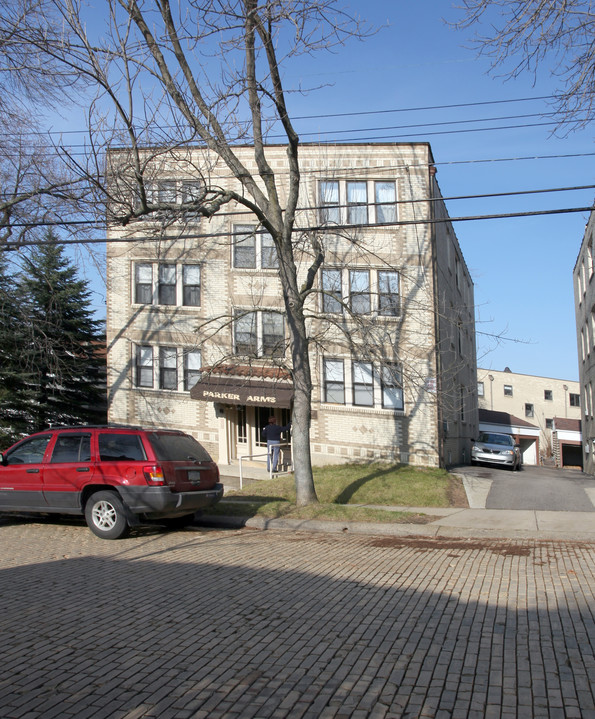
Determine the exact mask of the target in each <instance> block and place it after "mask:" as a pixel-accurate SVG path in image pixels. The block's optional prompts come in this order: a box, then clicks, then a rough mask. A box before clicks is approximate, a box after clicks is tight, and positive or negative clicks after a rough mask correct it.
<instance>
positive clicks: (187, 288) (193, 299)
mask: <svg viewBox="0 0 595 719" xmlns="http://www.w3.org/2000/svg"><path fill="white" fill-rule="evenodd" d="M182 304H183V305H184V306H185V307H199V306H200V265H184V266H183V267H182Z"/></svg>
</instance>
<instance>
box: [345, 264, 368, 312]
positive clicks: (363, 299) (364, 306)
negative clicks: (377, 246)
mask: <svg viewBox="0 0 595 719" xmlns="http://www.w3.org/2000/svg"><path fill="white" fill-rule="evenodd" d="M349 306H350V308H351V311H352V312H353V314H355V315H365V314H368V313H369V312H370V311H371V309H372V303H371V295H370V271H369V270H349Z"/></svg>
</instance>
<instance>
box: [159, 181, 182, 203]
mask: <svg viewBox="0 0 595 719" xmlns="http://www.w3.org/2000/svg"><path fill="white" fill-rule="evenodd" d="M156 185H157V198H156V199H157V202H160V203H161V202H162V203H166V204H171V203H175V202H176V201H177V194H176V189H177V188H176V181H175V180H158V181H157V183H156Z"/></svg>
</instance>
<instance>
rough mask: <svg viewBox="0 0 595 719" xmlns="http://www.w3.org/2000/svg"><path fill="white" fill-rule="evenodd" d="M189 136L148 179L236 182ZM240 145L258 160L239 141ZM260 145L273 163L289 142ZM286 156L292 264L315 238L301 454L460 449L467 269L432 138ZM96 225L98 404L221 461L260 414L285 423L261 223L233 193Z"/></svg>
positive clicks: (282, 167) (467, 423) (470, 304)
mask: <svg viewBox="0 0 595 719" xmlns="http://www.w3.org/2000/svg"><path fill="white" fill-rule="evenodd" d="M117 152H118V151H113V152H112V163H113V162H114V161H115V162H116V163H117ZM185 152H186V155H185V156H184V161H180V160H179V159H178V156H176V157H174V156H173V155H172V156H171V157H169V158H168V159H167V160H166V161H164V160H163V158H161V159H160V164H159V166H157V165H155V167H154V168H153V171H154V181H153V191H154V192H155V193H162V194H163V196H167V197H169V198H175V197H178V196H181V195H182V194H183V193H185V192H191V191H192V184H193V182H195V181H196V174H195V173H194V172H193V171H192V168H197V167H198V168H201V167H202V168H204V171H201V172H200V173H199V174H200V175H201V176H202V177H203V178H206V177H208V182H210V183H214V184H217V185H219V186H223V187H226V186H227V185H230V186H233V188H234V189H236V190H239V185H238V183H237V182H235V181H234V180H230V173H229V171H228V170H227V168H226V167H225V166H223V165H222V163H221V162H220V160H218V159H217V158H216V157H213V156H212V155H209V153H207V152H206V151H204V150H198V149H196V150H188V151H185ZM236 152H237V153H238V154H239V155H240V157H241V159H242V161H243V162H244V163H245V164H246V165H247V166H248V167H249V168H251V169H252V170H255V165H254V160H253V155H252V148H250V147H241V148H236ZM114 158H115V160H114ZM267 159H268V161H269V163H270V164H271V166H272V167H273V169H274V171H275V173H276V175H277V178H281V177H283V173H284V172H285V171H286V153H285V148H284V147H281V146H279V147H277V146H270V147H268V148H267ZM300 160H301V178H302V180H301V182H302V184H301V195H300V197H301V211H300V213H299V215H298V219H297V229H296V232H295V235H296V259H297V262H298V263H299V268H300V270H299V271H300V272H303V273H306V271H307V269H308V267H309V265H310V261H311V257H310V254H309V253H310V246H309V244H308V243H307V242H302V240H303V238H305V237H306V236H307V233H309V232H316V233H317V234H318V236H319V237H320V239H321V242H322V245H323V248H324V255H325V257H324V263H323V265H322V267H321V268H320V271H319V273H318V278H317V283H316V285H315V291H314V292H312V294H311V297H310V302H309V305H308V313H309V318H310V319H309V331H310V338H311V343H310V362H311V370H312V375H313V377H314V393H313V408H312V432H311V447H312V457H313V462H314V463H316V464H324V463H330V462H337V461H357V460H371V459H390V460H396V461H401V462H404V463H412V464H417V465H427V466H439V465H449V464H456V463H461V462H463V463H464V462H467V461H468V460H469V453H470V441H471V438H472V437H475V436H476V434H477V396H476V389H477V376H476V369H475V368H476V362H475V325H474V298H473V284H472V282H471V279H470V276H469V272H468V270H467V267H466V265H465V261H464V259H463V256H462V254H461V250H460V247H459V244H458V241H457V238H456V236H455V234H454V232H453V229H452V226H451V224H450V222H449V220H448V214H447V211H446V208H445V205H444V202H443V200H442V198H441V195H440V190H439V187H438V184H437V181H436V177H435V175H436V171H435V167H434V164H433V163H434V161H433V158H432V154H431V149H430V147H429V145H428V144H427V143H403V144H371V145H337V146H322V147H321V146H319V145H305V146H302V147H301V149H300ZM148 165H150V163H148ZM226 183H227V185H226ZM280 187H281V189H282V184H280ZM108 238H109V241H108V245H107V259H108V262H107V282H108V285H107V286H108V293H107V336H108V383H109V391H108V396H109V419H110V421H112V422H122V423H133V424H143V425H154V426H165V427H175V428H179V429H182V430H184V431H186V432H189V433H191V434H193V435H194V436H195V437H197V439H199V441H201V442H202V443H204V444H205V445H206V446H207V447H208V448H209V450H211V451H212V452H213V454H214V456H215V458H217V459H218V461H219V463H220V464H222V465H225V464H230V463H235V462H237V461H238V459H239V457H254V456H255V455H262V454H263V452H264V449H263V447H264V442H263V437H262V435H261V429H262V427H263V426H264V425H265V424H266V421H267V418H268V415H269V414H271V413H272V414H274V415H275V416H276V417H277V419H278V421H279V422H280V423H282V424H286V423H287V422H288V421H289V419H290V414H291V397H292V384H291V366H289V363H288V353H287V351H286V337H287V332H286V329H285V324H284V322H285V321H284V317H283V313H282V306H283V305H282V299H281V286H280V280H279V276H278V272H277V269H276V263H277V258H276V254H275V249H274V246H273V245H272V243H271V238H270V236H268V235H267V234H266V233H264V232H262V230H261V228H259V227H257V226H256V223H255V221H254V218H253V217H252V216H251V215H250V214H249V213H248V212H247V211H246V209H245V208H243V207H242V206H240V205H236V204H234V203H230V204H228V205H226V206H225V208H224V209H223V211H221V212H220V213H218V214H216V215H215V216H214V217H213V218H212V219H210V220H206V219H200V218H198V217H196V218H192V217H184V218H181V219H180V221H178V222H168V223H164V222H161V224H160V220H159V218H158V217H155V218H153V219H151V220H146V221H144V222H142V223H138V224H137V225H136V226H135V227H134V228H133V229H132V230H131V229H130V227H126V228H122V229H120V230H117V229H110V230H109V235H108ZM259 459H262V457H260V458H259Z"/></svg>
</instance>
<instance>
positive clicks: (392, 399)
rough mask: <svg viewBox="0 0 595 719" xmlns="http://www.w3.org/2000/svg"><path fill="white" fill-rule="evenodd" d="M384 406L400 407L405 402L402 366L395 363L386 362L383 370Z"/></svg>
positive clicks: (386, 407)
mask: <svg viewBox="0 0 595 719" xmlns="http://www.w3.org/2000/svg"><path fill="white" fill-rule="evenodd" d="M381 388H382V406H383V407H384V408H385V409H399V410H402V409H403V407H404V403H403V381H402V375H401V368H400V367H399V366H398V365H395V364H386V365H384V366H383V367H382V372H381Z"/></svg>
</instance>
